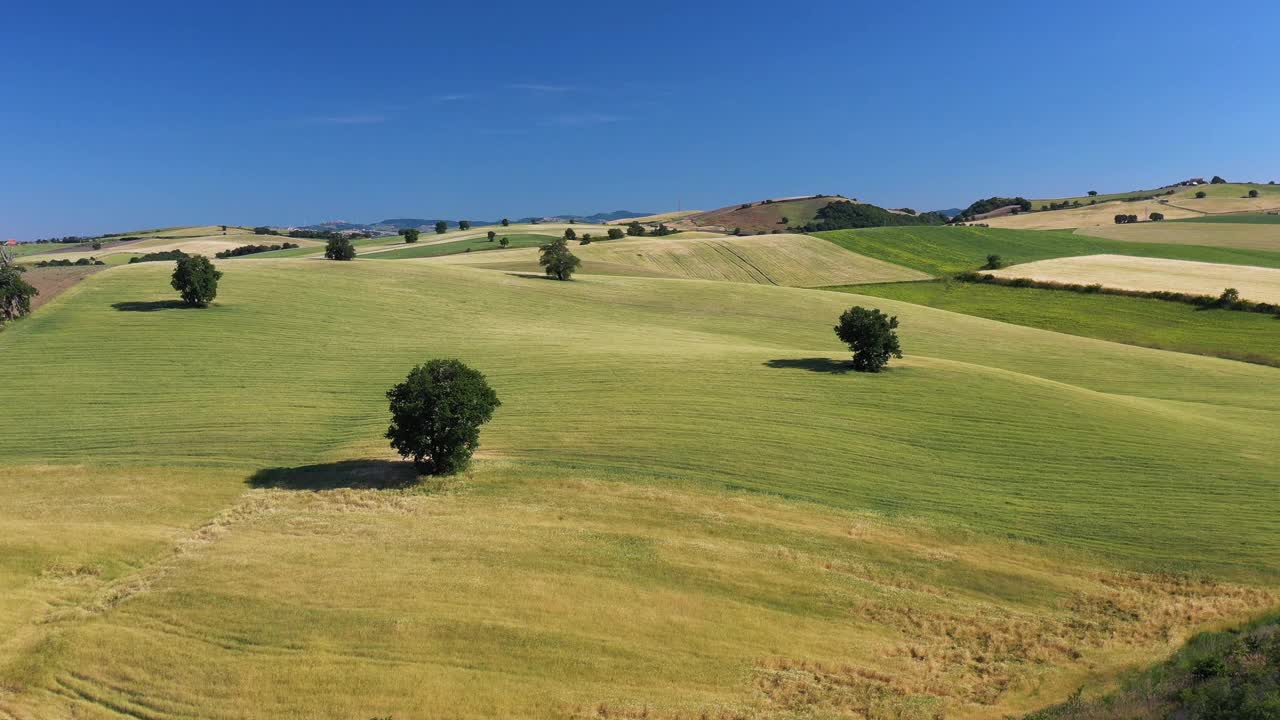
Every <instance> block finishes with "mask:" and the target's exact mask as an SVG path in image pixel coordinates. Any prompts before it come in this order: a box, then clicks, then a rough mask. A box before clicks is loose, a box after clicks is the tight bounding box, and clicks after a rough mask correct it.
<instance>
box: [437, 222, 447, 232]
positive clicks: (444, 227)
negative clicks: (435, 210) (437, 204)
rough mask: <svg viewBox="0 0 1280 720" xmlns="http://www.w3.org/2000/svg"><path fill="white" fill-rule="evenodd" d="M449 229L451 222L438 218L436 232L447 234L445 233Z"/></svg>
mask: <svg viewBox="0 0 1280 720" xmlns="http://www.w3.org/2000/svg"><path fill="white" fill-rule="evenodd" d="M448 231H449V223H447V222H445V221H443V220H437V221H436V234H437V235H443V234H445V233H446V232H448Z"/></svg>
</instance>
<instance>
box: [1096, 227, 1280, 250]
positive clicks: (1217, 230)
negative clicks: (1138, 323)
mask: <svg viewBox="0 0 1280 720" xmlns="http://www.w3.org/2000/svg"><path fill="white" fill-rule="evenodd" d="M1076 234H1077V235H1089V236H1092V237H1101V238H1109V239H1111V240H1125V241H1128V242H1142V243H1160V244H1163V245H1203V246H1208V247H1232V248H1243V249H1245V250H1273V251H1280V225H1264V224H1250V223H1194V222H1187V223H1167V222H1166V223H1151V222H1148V223H1138V224H1136V225H1115V224H1112V225H1097V226H1093V227H1085V228H1080V229H1078V230H1076Z"/></svg>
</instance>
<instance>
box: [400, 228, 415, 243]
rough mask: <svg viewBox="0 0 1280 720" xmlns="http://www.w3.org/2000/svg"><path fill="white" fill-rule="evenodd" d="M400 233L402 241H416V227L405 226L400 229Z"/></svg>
mask: <svg viewBox="0 0 1280 720" xmlns="http://www.w3.org/2000/svg"><path fill="white" fill-rule="evenodd" d="M400 234H401V235H403V236H404V241H405V242H407V243H416V242H418V234H419V233H418V228H405V229H404V230H401V231H400Z"/></svg>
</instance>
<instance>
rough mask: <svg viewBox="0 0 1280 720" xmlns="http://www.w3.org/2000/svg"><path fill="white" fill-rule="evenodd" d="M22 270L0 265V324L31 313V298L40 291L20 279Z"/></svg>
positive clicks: (8, 265)
mask: <svg viewBox="0 0 1280 720" xmlns="http://www.w3.org/2000/svg"><path fill="white" fill-rule="evenodd" d="M23 272H25V269H24V268H21V267H18V266H17V265H11V264H8V263H0V324H3V323H5V322H7V321H9V320H17V319H18V318H20V317H22V316H23V315H26V314H27V313H29V312H31V298H33V297H35V296H36V294H38V293H39V292H40V291H39V290H36V289H35V288H34V287H32V286H31V284H30V283H28V282H27V281H26V280H23V279H22V273H23Z"/></svg>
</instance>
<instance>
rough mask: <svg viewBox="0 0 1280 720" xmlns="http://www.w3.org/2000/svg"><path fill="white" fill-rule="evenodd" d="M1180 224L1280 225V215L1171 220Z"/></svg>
mask: <svg viewBox="0 0 1280 720" xmlns="http://www.w3.org/2000/svg"><path fill="white" fill-rule="evenodd" d="M1169 222H1179V223H1197V224H1199V223H1231V224H1236V223H1244V224H1248V225H1280V214H1276V213H1240V214H1239V215H1205V216H1203V217H1198V218H1182V219H1180V220H1170V221H1169Z"/></svg>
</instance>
